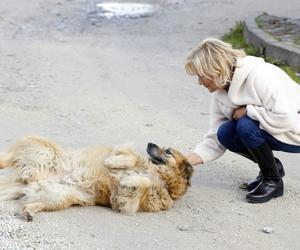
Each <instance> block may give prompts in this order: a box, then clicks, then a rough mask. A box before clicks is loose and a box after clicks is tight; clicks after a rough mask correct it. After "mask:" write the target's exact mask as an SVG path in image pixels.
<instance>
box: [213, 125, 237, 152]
mask: <svg viewBox="0 0 300 250" xmlns="http://www.w3.org/2000/svg"><path fill="white" fill-rule="evenodd" d="M235 127H236V123H235V122H234V121H228V122H225V123H223V124H222V125H221V126H220V127H219V129H218V132H217V138H218V140H219V142H220V143H221V144H222V145H223V146H225V147H226V148H227V145H228V144H231V140H232V138H234V134H236V132H235V131H236V128H235Z"/></svg>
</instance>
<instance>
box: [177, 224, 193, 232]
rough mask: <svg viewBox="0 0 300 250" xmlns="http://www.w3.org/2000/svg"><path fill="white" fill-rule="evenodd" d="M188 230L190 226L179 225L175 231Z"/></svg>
mask: <svg viewBox="0 0 300 250" xmlns="http://www.w3.org/2000/svg"><path fill="white" fill-rule="evenodd" d="M190 228H191V226H190V225H180V226H177V229H178V230H179V231H188V230H189V229H190Z"/></svg>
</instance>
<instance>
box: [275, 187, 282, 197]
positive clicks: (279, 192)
mask: <svg viewBox="0 0 300 250" xmlns="http://www.w3.org/2000/svg"><path fill="white" fill-rule="evenodd" d="M280 196H283V189H281V190H278V191H277V192H276V194H275V195H274V198H277V197H280Z"/></svg>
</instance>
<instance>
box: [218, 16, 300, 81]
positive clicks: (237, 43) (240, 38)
mask: <svg viewBox="0 0 300 250" xmlns="http://www.w3.org/2000/svg"><path fill="white" fill-rule="evenodd" d="M243 31H244V23H243V22H237V23H236V25H235V27H234V28H232V29H231V30H230V31H229V32H228V33H227V34H225V35H224V36H223V37H222V40H223V41H225V42H228V43H230V44H232V46H233V47H234V48H236V49H244V50H245V52H246V53H247V55H252V56H260V57H263V58H264V59H265V61H266V62H269V63H272V64H275V65H277V66H278V67H280V68H281V69H283V70H284V71H285V72H286V73H287V74H288V75H289V76H290V77H291V78H292V79H293V80H294V81H295V82H297V83H299V84H300V75H299V74H296V72H295V70H294V69H293V68H291V67H290V66H288V65H286V64H284V63H282V62H280V61H278V60H275V59H272V58H270V57H265V56H264V55H263V53H262V51H260V50H259V49H257V48H255V47H254V46H252V45H249V44H247V43H246V41H245V38H244V35H243Z"/></svg>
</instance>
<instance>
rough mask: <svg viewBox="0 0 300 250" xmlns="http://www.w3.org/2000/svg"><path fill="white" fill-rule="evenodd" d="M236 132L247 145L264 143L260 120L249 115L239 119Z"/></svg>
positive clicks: (252, 145)
mask: <svg viewBox="0 0 300 250" xmlns="http://www.w3.org/2000/svg"><path fill="white" fill-rule="evenodd" d="M236 133H237V135H238V137H239V138H240V140H241V141H242V142H243V143H244V144H245V146H251V147H254V146H255V145H260V144H261V143H263V140H264V138H263V134H262V130H261V129H260V128H259V122H258V121H255V120H253V119H251V118H250V117H248V116H243V117H241V118H240V119H239V120H238V121H237V124H236ZM248 144H249V145H248Z"/></svg>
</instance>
